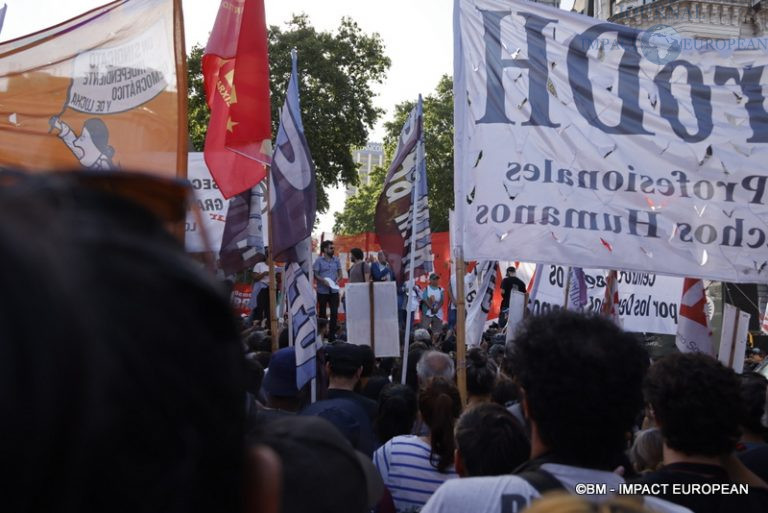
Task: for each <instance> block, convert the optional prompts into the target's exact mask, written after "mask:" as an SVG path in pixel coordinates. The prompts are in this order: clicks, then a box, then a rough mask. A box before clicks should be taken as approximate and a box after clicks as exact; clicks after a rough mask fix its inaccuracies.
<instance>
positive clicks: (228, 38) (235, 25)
mask: <svg viewBox="0 0 768 513" xmlns="http://www.w3.org/2000/svg"><path fill="white" fill-rule="evenodd" d="M241 27H243V28H247V30H240V28H241ZM202 64H203V78H204V79H205V96H206V100H207V102H208V107H209V108H210V109H211V120H210V122H209V123H208V134H207V136H206V138H205V163H206V164H207V166H208V169H210V170H211V174H212V175H213V177H214V179H215V180H216V183H217V184H218V185H219V189H221V192H222V194H223V195H224V197H225V198H230V197H232V196H234V195H236V194H239V193H241V192H243V191H245V190H246V189H249V188H251V187H253V186H254V185H256V184H257V183H259V182H260V181H261V180H262V179H263V178H264V177H265V176H266V173H267V172H266V167H265V164H269V162H270V155H271V153H272V148H271V142H270V140H271V126H270V109H269V68H268V59H267V32H266V19H265V14H264V0H223V1H222V2H221V6H220V7H219V14H218V15H217V16H216V23H215V24H214V26H213V32H212V33H211V37H210V39H209V40H208V45H207V46H206V48H205V55H204V56H203V63H202Z"/></svg>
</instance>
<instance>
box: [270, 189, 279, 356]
mask: <svg viewBox="0 0 768 513" xmlns="http://www.w3.org/2000/svg"><path fill="white" fill-rule="evenodd" d="M267 176H269V175H267ZM271 187H272V184H271V183H270V180H269V179H267V212H268V213H269V222H268V226H269V232H268V233H267V241H268V242H267V246H268V247H269V252H268V255H269V257H268V258H267V264H268V265H269V331H270V335H271V337H272V352H273V353H274V352H275V351H277V350H278V349H279V347H280V346H279V342H280V341H279V340H278V338H279V337H278V335H279V333H278V332H277V293H276V289H277V280H276V279H275V259H274V257H273V251H272V249H273V248H272V232H273V229H272V227H273V221H272V200H271V198H270V196H271V195H270V189H271Z"/></svg>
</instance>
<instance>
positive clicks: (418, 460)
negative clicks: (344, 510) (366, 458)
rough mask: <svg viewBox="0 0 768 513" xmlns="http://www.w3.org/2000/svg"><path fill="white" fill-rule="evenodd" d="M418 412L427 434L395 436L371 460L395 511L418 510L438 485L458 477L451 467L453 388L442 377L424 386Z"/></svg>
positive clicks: (457, 404)
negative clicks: (390, 496)
mask: <svg viewBox="0 0 768 513" xmlns="http://www.w3.org/2000/svg"><path fill="white" fill-rule="evenodd" d="M419 413H420V414H421V417H422V418H423V420H424V422H425V424H426V425H427V426H428V427H429V434H427V435H424V436H416V435H401V436H396V437H394V438H392V439H391V440H390V441H388V442H387V443H385V444H384V445H383V446H381V447H380V448H379V449H378V450H377V451H376V453H375V454H374V458H373V462H374V464H375V465H376V468H377V469H379V472H380V473H381V477H382V479H383V480H384V485H385V486H386V487H387V488H388V489H389V491H390V492H391V493H392V498H393V499H394V501H395V508H396V510H397V511H398V512H410V511H418V509H419V507H421V506H423V505H424V503H425V502H426V501H427V499H429V497H430V495H431V494H432V493H433V492H434V491H435V490H436V489H437V487H438V486H439V485H440V483H442V482H444V481H446V480H448V479H452V478H455V477H458V476H457V474H456V471H455V469H454V466H453V452H454V449H455V442H454V438H453V428H454V425H455V422H456V419H457V418H458V417H459V415H460V414H461V398H460V397H459V391H458V389H457V388H456V385H454V384H453V383H452V382H451V381H448V380H446V379H443V378H435V379H433V380H431V381H430V382H429V383H427V384H426V385H425V386H424V388H422V389H421V390H420V391H419Z"/></svg>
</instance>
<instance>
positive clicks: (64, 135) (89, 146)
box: [48, 116, 117, 170]
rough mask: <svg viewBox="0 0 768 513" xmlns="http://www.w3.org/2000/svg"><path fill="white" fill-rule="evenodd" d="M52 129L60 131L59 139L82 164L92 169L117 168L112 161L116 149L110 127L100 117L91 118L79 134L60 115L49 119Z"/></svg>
mask: <svg viewBox="0 0 768 513" xmlns="http://www.w3.org/2000/svg"><path fill="white" fill-rule="evenodd" d="M48 124H49V125H50V126H51V130H53V129H54V128H55V129H56V130H58V131H59V134H58V136H59V139H61V140H62V141H63V142H64V144H66V145H67V147H68V148H69V149H70V151H71V152H72V153H73V154H74V156H75V157H76V158H77V160H79V161H80V164H81V165H82V166H83V167H85V168H88V169H92V170H109V169H116V168H117V166H115V164H114V163H113V162H112V157H114V155H115V149H114V148H113V147H112V146H110V145H109V129H108V128H107V125H106V124H105V123H104V122H103V121H102V120H101V119H99V118H91V119H89V120H87V121H86V122H85V123H84V124H83V129H82V130H81V131H80V135H79V136H78V135H77V134H76V133H75V131H74V130H73V129H72V127H70V126H69V125H68V124H67V123H65V122H64V121H62V120H61V118H60V117H59V116H52V117H51V119H50V120H49V121H48Z"/></svg>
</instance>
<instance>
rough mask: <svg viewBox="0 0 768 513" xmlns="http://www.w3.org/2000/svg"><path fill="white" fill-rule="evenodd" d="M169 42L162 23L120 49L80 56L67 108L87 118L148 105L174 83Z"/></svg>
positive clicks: (172, 61)
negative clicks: (91, 115)
mask: <svg viewBox="0 0 768 513" xmlns="http://www.w3.org/2000/svg"><path fill="white" fill-rule="evenodd" d="M168 40H169V38H168V36H167V35H166V32H165V25H164V24H163V22H162V21H158V22H156V23H155V24H154V25H152V26H150V27H149V28H147V29H146V30H145V31H144V32H143V33H141V34H139V35H138V36H136V37H134V38H131V39H130V40H128V41H126V42H124V43H122V44H120V45H118V46H114V47H111V48H99V49H96V50H91V51H88V52H83V53H81V54H79V55H78V56H77V57H75V69H74V71H73V74H72V77H73V78H72V85H71V86H70V87H69V94H68V99H67V105H68V106H69V107H70V108H72V109H75V110H77V111H80V112H85V113H87V114H115V113H118V112H125V111H126V110H131V109H135V108H136V107H138V106H140V105H142V104H144V103H147V102H148V101H149V100H151V99H152V98H154V97H155V96H157V95H158V94H160V93H162V92H163V91H165V90H166V89H167V88H168V87H169V81H170V82H173V80H174V69H175V63H174V58H173V55H172V54H171V49H170V48H169V47H168V44H167V41H168Z"/></svg>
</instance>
